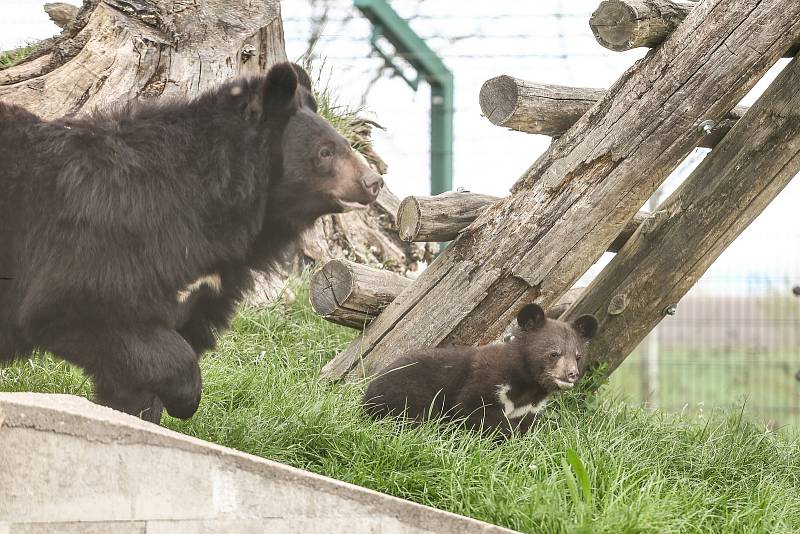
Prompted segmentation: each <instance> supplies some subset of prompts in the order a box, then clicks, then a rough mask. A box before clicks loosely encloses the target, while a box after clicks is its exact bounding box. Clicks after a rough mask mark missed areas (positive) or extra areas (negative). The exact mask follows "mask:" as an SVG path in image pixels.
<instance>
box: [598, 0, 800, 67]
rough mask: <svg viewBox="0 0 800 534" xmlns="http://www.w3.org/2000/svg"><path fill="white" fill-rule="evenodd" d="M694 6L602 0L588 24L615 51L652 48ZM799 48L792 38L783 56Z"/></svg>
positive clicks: (663, 0)
mask: <svg viewBox="0 0 800 534" xmlns="http://www.w3.org/2000/svg"><path fill="white" fill-rule="evenodd" d="M695 5H696V4H695V3H694V2H674V1H672V0H603V2H600V5H599V6H598V7H597V10H595V12H594V13H592V18H591V19H590V20H589V27H591V28H592V33H594V37H595V39H597V42H598V43H600V45H602V46H604V47H606V48H608V49H609V50H614V51H615V52H623V51H625V50H631V49H633V48H639V47H642V46H644V47H647V48H653V47H656V46H658V45H660V44H661V43H662V42H664V39H666V38H667V37H669V34H671V33H672V32H673V31H675V28H677V27H678V24H680V23H681V22H683V20H684V19H685V18H686V17H687V16H688V15H689V13H691V11H692V9H694V7H695ZM798 49H800V43H798V41H795V42H794V45H793V46H792V49H791V50H789V51H788V52H787V53H786V54H785V55H784V57H794V55H795V54H796V53H797V51H798Z"/></svg>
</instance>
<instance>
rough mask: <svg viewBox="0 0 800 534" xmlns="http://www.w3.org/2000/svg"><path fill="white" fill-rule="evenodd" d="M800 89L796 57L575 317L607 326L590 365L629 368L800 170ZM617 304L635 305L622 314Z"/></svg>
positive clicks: (584, 297)
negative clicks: (650, 336) (627, 362)
mask: <svg viewBox="0 0 800 534" xmlns="http://www.w3.org/2000/svg"><path fill="white" fill-rule="evenodd" d="M798 87H800V62H798V60H797V59H795V60H794V61H792V62H791V63H790V64H789V66H788V67H786V68H785V69H784V70H783V71H782V72H781V74H780V75H779V76H778V78H777V79H776V80H775V81H774V82H773V84H772V85H771V86H770V87H769V88H768V89H767V92H766V93H765V94H764V95H763V96H762V97H761V98H760V99H759V100H758V102H756V103H755V104H754V105H753V107H752V108H751V109H750V111H749V112H748V113H747V114H746V115H745V116H744V117H743V118H742V120H741V121H739V123H738V124H737V125H736V126H735V127H734V128H733V130H731V132H730V134H728V136H727V137H726V138H725V139H724V140H723V141H722V142H721V143H720V144H719V145H718V146H717V148H716V149H715V150H714V151H713V152H711V154H709V155H708V156H707V157H706V159H705V160H703V162H702V163H701V164H700V166H698V167H697V169H696V170H695V171H694V172H693V173H692V174H691V175H690V176H689V177H688V178H687V179H686V181H685V182H684V183H683V184H682V185H681V187H680V188H679V189H678V190H677V191H675V192H674V193H673V194H672V195H671V196H670V197H669V198H668V199H667V200H666V201H665V202H664V203H663V204H662V205H661V206H660V207H659V213H662V214H663V216H662V217H660V218H659V219H658V220H657V222H656V223H655V224H653V225H651V226H650V227H649V228H648V229H647V231H645V228H644V227H643V228H642V230H640V231H639V232H637V233H636V234H634V236H633V238H632V239H631V240H630V241H629V242H628V243H627V244H626V245H625V246H624V247H623V248H622V250H621V251H620V252H619V254H617V255H616V256H615V257H614V259H613V260H612V261H611V263H609V264H608V265H607V266H606V268H605V269H604V270H603V271H602V272H601V273H600V274H599V275H598V276H597V278H595V279H594V280H593V281H592V283H591V284H590V285H589V287H588V288H587V289H586V291H584V292H583V293H582V294H581V296H580V297H579V298H578V299H577V301H576V302H575V303H574V305H573V306H571V307H570V309H569V310H567V312H566V314H565V318H566V319H567V320H569V319H573V318H575V317H578V316H580V315H581V314H584V313H593V314H594V315H595V316H596V317H597V318H598V319H599V320H600V330H599V334H598V336H597V337H596V338H595V339H594V340H592V343H591V345H590V361H594V362H606V363H608V365H609V371H613V370H614V369H615V368H616V367H617V366H618V365H619V364H620V363H622V361H623V360H624V359H625V358H626V357H627V356H628V354H630V353H631V352H632V351H633V350H634V349H635V348H636V346H637V345H638V344H639V343H640V342H641V341H642V339H644V337H645V336H646V335H647V333H648V332H650V331H651V330H652V329H653V328H654V327H655V326H656V325H657V324H658V323H659V321H661V319H662V318H663V317H664V315H665V314H666V313H667V310H668V309H669V308H670V307H672V306H675V305H676V304H677V303H678V302H679V301H680V299H681V298H682V297H683V296H684V295H685V294H686V292H687V291H688V290H689V289H690V288H691V287H692V286H693V285H694V283H695V282H696V281H697V280H698V279H699V278H700V277H701V276H702V275H703V273H704V272H705V271H706V269H708V267H710V266H711V264H712V263H714V260H716V259H717V258H718V257H719V255H720V254H721V253H722V252H723V251H724V250H725V249H726V248H727V247H728V245H730V244H731V243H732V242H733V240H734V239H736V237H737V236H738V235H739V234H741V233H742V231H743V230H744V229H745V228H747V226H748V225H749V224H750V223H751V222H753V220H754V219H755V218H756V217H757V216H758V215H759V214H760V213H761V212H762V211H763V209H764V208H765V207H766V206H767V205H768V204H769V203H770V202H771V201H772V200H773V199H774V198H775V196H777V194H778V193H780V191H781V190H782V189H783V188H784V187H785V186H786V184H788V183H789V181H790V180H791V179H792V178H793V177H794V176H795V175H796V174H797V173H798V171H800V92H798V91H797V88H798ZM615 298H616V299H617V300H618V301H620V300H623V301H625V302H627V305H626V306H625V307H624V309H622V310H621V311H620V310H617V312H618V313H616V315H612V314H610V313H609V305H610V303H611V301H612V300H613V299H615ZM677 313H681V311H680V306H679V305H678V307H677Z"/></svg>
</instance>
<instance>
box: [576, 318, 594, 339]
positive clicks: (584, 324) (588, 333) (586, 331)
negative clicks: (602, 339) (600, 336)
mask: <svg viewBox="0 0 800 534" xmlns="http://www.w3.org/2000/svg"><path fill="white" fill-rule="evenodd" d="M598 326H599V325H598V324H597V319H596V318H595V316H594V315H581V316H580V317H578V318H577V319H575V320H574V321H572V328H574V329H575V331H576V332H577V333H578V335H579V336H581V337H582V338H583V339H586V340H589V339H592V338H593V337H594V336H595V334H597V328H598Z"/></svg>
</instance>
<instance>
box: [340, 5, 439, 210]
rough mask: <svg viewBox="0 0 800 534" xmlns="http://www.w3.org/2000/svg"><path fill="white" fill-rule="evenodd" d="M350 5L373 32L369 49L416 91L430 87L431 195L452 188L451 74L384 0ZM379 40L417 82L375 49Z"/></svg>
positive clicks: (378, 49) (377, 47)
mask: <svg viewBox="0 0 800 534" xmlns="http://www.w3.org/2000/svg"><path fill="white" fill-rule="evenodd" d="M353 5H354V6H355V7H356V8H358V9H359V10H360V11H361V13H363V14H364V16H365V17H366V18H367V19H369V21H370V22H371V23H372V26H373V28H374V31H373V39H372V46H373V48H375V49H376V50H377V51H378V53H379V54H380V55H381V56H382V57H383V58H384V60H386V62H387V64H388V65H389V66H390V67H392V68H393V69H394V70H395V71H396V72H397V73H399V74H400V76H401V77H402V78H403V79H404V80H405V81H406V83H408V85H409V86H411V88H412V89H414V90H416V89H417V84H418V79H419V78H424V79H425V81H427V82H428V84H429V85H430V87H431V194H434V195H435V194H438V193H443V192H444V191H449V190H451V189H452V188H453V73H452V72H450V69H448V68H447V66H446V65H445V64H444V62H442V60H441V59H440V58H439V56H437V55H436V52H434V51H433V50H431V48H430V47H429V46H428V45H427V44H426V43H425V41H423V40H422V39H421V38H420V37H419V36H418V35H417V34H416V33H414V30H412V29H411V28H410V27H409V25H408V23H407V22H406V21H405V20H403V19H402V18H401V17H400V16H399V15H398V14H397V13H396V12H395V11H394V9H392V7H391V6H390V5H389V4H388V3H387V2H386V0H353ZM379 37H383V38H385V39H387V40H388V41H389V42H390V43H391V44H392V46H393V47H394V48H395V51H396V53H397V55H398V56H400V57H402V58H403V59H405V60H406V61H407V62H408V63H410V64H411V66H413V67H414V68H415V69H416V70H417V78H418V79H417V80H410V79H409V78H408V77H407V76H406V75H405V74H404V73H403V71H402V69H401V68H399V67H398V66H397V65H395V64H394V63H393V62H392V61H391V57H390V56H389V55H388V54H387V53H386V52H384V51H382V50H381V49H380V48H379V46H378V43H377V41H378V39H379Z"/></svg>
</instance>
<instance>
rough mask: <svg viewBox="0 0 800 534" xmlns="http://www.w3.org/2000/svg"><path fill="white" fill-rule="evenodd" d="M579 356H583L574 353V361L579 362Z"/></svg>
mask: <svg viewBox="0 0 800 534" xmlns="http://www.w3.org/2000/svg"><path fill="white" fill-rule="evenodd" d="M581 358H583V356H582V355H580V354H576V355H575V361H576V362H579V361H581Z"/></svg>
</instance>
